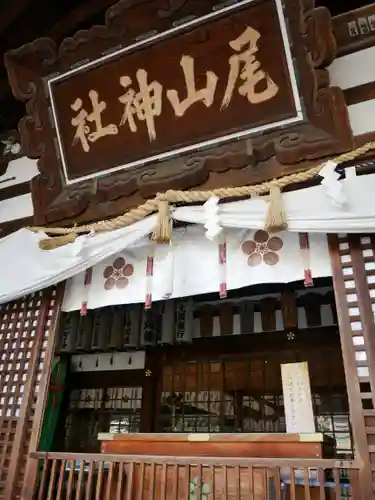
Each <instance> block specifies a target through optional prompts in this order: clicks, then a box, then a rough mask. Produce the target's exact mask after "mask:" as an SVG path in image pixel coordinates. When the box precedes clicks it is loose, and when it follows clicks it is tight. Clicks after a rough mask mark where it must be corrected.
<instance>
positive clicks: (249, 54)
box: [221, 27, 279, 109]
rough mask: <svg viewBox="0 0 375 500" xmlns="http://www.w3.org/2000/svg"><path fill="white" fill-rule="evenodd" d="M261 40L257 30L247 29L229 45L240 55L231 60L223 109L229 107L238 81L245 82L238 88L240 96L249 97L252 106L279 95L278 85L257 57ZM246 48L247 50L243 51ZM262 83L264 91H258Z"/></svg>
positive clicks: (233, 56) (234, 55)
mask: <svg viewBox="0 0 375 500" xmlns="http://www.w3.org/2000/svg"><path fill="white" fill-rule="evenodd" d="M259 38H260V33H259V32H258V31H257V30H255V29H253V28H251V27H247V28H246V30H245V31H244V32H243V33H242V35H240V36H239V37H238V38H237V39H236V40H233V41H231V42H230V43H229V45H230V47H231V48H232V49H233V50H234V51H235V52H238V54H233V55H232V56H231V57H230V59H229V66H230V70H229V78H228V84H227V87H226V90H225V94H224V98H223V102H222V104H221V109H225V108H227V107H228V106H229V104H230V102H231V100H232V97H233V92H234V90H235V88H236V84H237V81H238V79H240V80H242V82H243V83H242V84H240V85H239V87H238V92H239V94H240V95H242V96H244V97H247V99H248V101H249V102H250V103H251V104H259V103H261V102H264V101H268V100H269V99H272V97H274V96H275V95H276V94H277V92H278V90H279V87H278V85H276V83H275V82H274V81H273V80H272V78H271V77H270V76H269V74H268V73H266V72H265V71H263V70H262V69H261V67H260V62H259V61H258V60H257V58H256V55H255V54H256V53H257V52H258V41H259ZM246 47H247V48H246ZM244 48H246V50H243V49H244ZM241 51H243V52H241ZM241 65H242V67H241ZM260 82H263V85H262V87H263V90H257V85H258V84H259V83H260Z"/></svg>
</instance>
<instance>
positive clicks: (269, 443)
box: [98, 433, 333, 458]
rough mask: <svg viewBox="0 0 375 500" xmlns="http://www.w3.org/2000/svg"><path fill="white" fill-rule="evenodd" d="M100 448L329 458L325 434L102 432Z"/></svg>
mask: <svg viewBox="0 0 375 500" xmlns="http://www.w3.org/2000/svg"><path fill="white" fill-rule="evenodd" d="M98 439H99V441H101V442H102V445H101V452H102V453H111V454H117V453H119V454H126V455H159V456H174V457H176V456H177V457H236V458H245V457H253V458H254V457H255V458H330V457H332V456H333V447H332V445H331V444H330V443H329V442H328V441H326V440H325V439H324V437H323V434H318V433H316V434H276V433H275V434H272V433H270V434H99V436H98Z"/></svg>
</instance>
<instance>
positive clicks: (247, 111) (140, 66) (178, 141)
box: [48, 0, 303, 184]
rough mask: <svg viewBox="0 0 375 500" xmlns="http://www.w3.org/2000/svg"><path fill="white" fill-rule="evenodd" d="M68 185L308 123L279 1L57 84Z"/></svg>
mask: <svg viewBox="0 0 375 500" xmlns="http://www.w3.org/2000/svg"><path fill="white" fill-rule="evenodd" d="M48 89H49V94H50V101H51V105H52V119H53V121H54V127H55V130H56V133H57V138H58V145H59V146H58V147H59V150H60V151H59V153H60V157H61V162H62V166H63V171H64V176H65V180H66V182H67V183H68V184H69V183H74V182H79V181H81V180H83V179H88V178H94V177H96V176H99V175H103V174H107V173H110V172H114V171H118V170H122V169H125V168H129V167H132V166H136V165H140V164H146V163H150V162H154V161H157V160H161V159H164V158H167V157H170V156H172V155H175V154H179V153H183V152H188V151H193V150H196V149H199V148H202V147H208V146H210V145H213V144H217V143H222V142H225V141H229V140H233V139H235V138H239V137H245V136H247V135H250V134H254V133H259V132H263V131H266V130H270V129H272V128H274V127H277V126H284V125H288V124H291V123H296V122H300V121H301V120H302V118H303V116H302V113H301V103H300V98H299V94H298V91H297V85H296V81H295V76H294V71H293V63H292V57H291V53H290V47H289V40H288V37H287V30H286V26H285V19H284V15H283V10H282V7H281V2H280V1H279V0H264V1H261V2H256V1H254V0H244V1H242V2H238V3H237V4H235V5H231V6H229V7H226V8H223V9H221V10H217V11H213V12H211V13H210V14H207V15H205V16H203V17H201V18H197V19H193V20H190V21H189V22H186V23H185V24H182V25H180V26H178V27H174V28H171V29H169V30H167V31H165V32H163V33H160V34H157V35H153V36H151V37H149V38H147V39H145V40H142V41H138V42H135V43H134V44H132V45H130V46H127V47H124V48H122V49H121V50H118V51H117V52H114V53H112V54H110V55H106V56H103V57H101V58H100V59H97V60H95V61H91V62H89V63H87V64H83V65H81V66H80V67H78V68H75V69H73V70H71V71H69V72H67V73H65V74H62V75H58V76H56V77H53V78H51V79H50V80H49V81H48Z"/></svg>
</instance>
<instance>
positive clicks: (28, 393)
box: [0, 288, 62, 500]
mask: <svg viewBox="0 0 375 500" xmlns="http://www.w3.org/2000/svg"><path fill="white" fill-rule="evenodd" d="M61 299H62V288H58V289H48V290H44V291H41V292H38V293H35V294H33V295H30V296H27V297H24V298H22V299H18V300H16V301H14V302H10V303H8V304H5V305H3V306H1V309H0V498H4V499H7V500H8V499H9V500H10V499H16V498H22V497H21V494H22V493H21V492H22V486H23V481H24V478H25V474H26V473H27V466H28V462H27V455H28V451H29V449H32V448H34V449H36V446H37V443H38V439H39V433H40V427H41V424H42V418H43V410H44V403H45V397H44V395H45V393H46V391H47V389H48V382H49V373H50V364H51V358H52V356H53V350H54V337H55V330H56V323H57V321H58V317H59V311H60V304H61Z"/></svg>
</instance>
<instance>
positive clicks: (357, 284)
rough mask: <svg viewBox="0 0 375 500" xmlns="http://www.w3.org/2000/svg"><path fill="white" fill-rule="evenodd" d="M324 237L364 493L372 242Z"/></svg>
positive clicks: (372, 361)
mask: <svg viewBox="0 0 375 500" xmlns="http://www.w3.org/2000/svg"><path fill="white" fill-rule="evenodd" d="M328 241H329V247H330V254H331V262H332V271H333V284H334V290H335V299H336V307H337V315H338V323H339V329H340V339H341V347H342V355H343V361H344V369H345V377H346V385H347V392H348V399H349V408H350V419H351V425H352V431H353V438H354V446H355V454H356V458H357V459H358V460H359V462H360V464H361V469H360V480H359V484H360V485H361V489H362V497H363V498H364V499H367V498H373V497H374V484H373V483H375V481H374V479H373V476H374V473H375V409H374V408H375V326H374V312H373V310H374V311H375V293H374V292H375V259H374V249H375V245H374V244H373V243H372V237H371V238H370V237H367V236H359V235H350V236H347V235H343V236H341V235H340V236H336V235H332V236H329V238H328Z"/></svg>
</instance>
